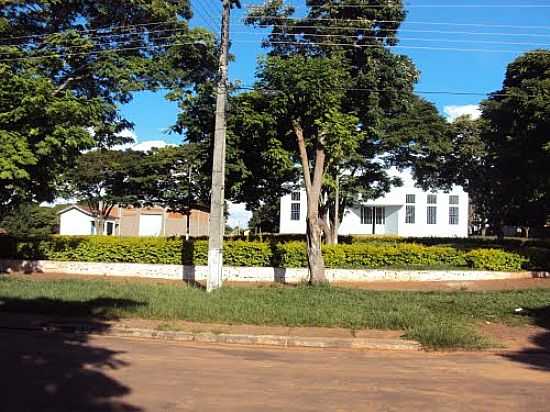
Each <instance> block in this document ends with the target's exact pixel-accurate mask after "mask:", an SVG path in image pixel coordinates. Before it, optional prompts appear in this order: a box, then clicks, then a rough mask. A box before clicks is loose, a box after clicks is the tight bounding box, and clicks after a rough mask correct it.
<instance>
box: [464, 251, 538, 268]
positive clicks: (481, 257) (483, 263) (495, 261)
mask: <svg viewBox="0 0 550 412" xmlns="http://www.w3.org/2000/svg"><path fill="white" fill-rule="evenodd" d="M464 259H465V260H466V262H467V264H468V266H469V267H471V268H473V269H481V270H494V271H513V270H518V271H519V270H521V268H522V266H523V264H525V263H527V262H528V259H527V258H525V257H523V256H521V255H518V254H517V253H511V252H506V251H504V250H499V249H475V250H471V251H470V252H468V253H466V254H465V255H464Z"/></svg>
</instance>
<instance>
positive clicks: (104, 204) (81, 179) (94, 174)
mask: <svg viewBox="0 0 550 412" xmlns="http://www.w3.org/2000/svg"><path fill="white" fill-rule="evenodd" d="M143 156H144V154H143V153H140V152H134V151H131V150H128V151H125V152H123V151H118V150H107V149H99V150H94V151H90V152H87V153H85V154H83V155H81V156H80V157H79V158H78V160H77V162H76V166H75V167H74V168H73V169H71V170H70V171H69V172H67V173H66V175H65V185H64V189H63V191H64V193H65V196H66V197H67V198H74V199H76V200H77V201H79V202H84V203H86V205H87V206H88V208H89V210H90V212H91V213H92V214H93V216H94V217H95V219H96V232H97V233H98V234H102V233H103V231H104V227H105V221H106V219H107V218H108V217H109V216H110V214H111V211H112V210H113V208H114V207H115V206H117V205H120V206H125V205H134V204H139V203H140V202H141V198H142V194H141V193H140V192H139V191H138V190H137V188H136V186H135V185H134V184H132V181H131V177H132V176H133V175H134V174H135V170H137V169H139V167H140V164H141V161H142V159H143Z"/></svg>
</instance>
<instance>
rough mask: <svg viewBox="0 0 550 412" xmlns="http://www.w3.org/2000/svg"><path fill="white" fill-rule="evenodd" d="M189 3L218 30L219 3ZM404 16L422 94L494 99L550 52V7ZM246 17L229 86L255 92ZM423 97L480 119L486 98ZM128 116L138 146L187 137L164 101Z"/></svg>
mask: <svg viewBox="0 0 550 412" xmlns="http://www.w3.org/2000/svg"><path fill="white" fill-rule="evenodd" d="M241 2H242V3H245V4H253V3H256V4H259V3H261V2H262V1H261V0H255V2H254V1H253V0H248V1H247V0H241ZM288 2H289V3H291V4H293V5H295V6H296V7H297V15H300V14H303V13H304V12H305V9H304V8H303V5H304V1H303V0H290V1H288ZM191 3H192V6H193V11H194V13H195V16H194V18H193V20H192V25H195V26H203V27H206V28H209V29H210V30H214V29H216V30H218V29H219V16H220V13H221V0H191ZM456 6H460V7H456ZM406 8H407V11H408V15H407V18H406V20H405V22H404V24H403V25H402V26H401V29H400V32H399V38H400V39H401V41H400V46H401V47H399V48H395V49H394V52H396V53H400V54H405V55H407V56H409V57H410V58H411V59H412V60H413V61H414V63H415V64H416V66H417V68H418V69H419V70H420V72H421V78H420V81H419V83H418V85H417V87H416V89H417V91H419V92H426V91H432V92H441V91H452V92H480V93H489V92H491V91H495V90H498V89H499V88H500V86H501V84H502V80H503V78H504V73H505V70H506V66H507V65H508V64H509V63H510V62H511V61H513V60H514V58H515V57H517V56H518V55H519V54H521V53H522V52H525V51H527V50H531V49H534V48H547V49H550V2H548V1H543V0H409V1H406ZM244 13H245V10H244V9H243V10H241V11H239V10H234V11H233V15H232V19H231V23H232V25H231V32H232V34H231V39H232V49H231V52H232V53H233V54H234V55H235V57H236V60H235V61H234V62H232V63H231V66H230V71H229V74H230V79H231V81H236V80H240V81H242V82H243V83H245V84H251V83H253V82H254V72H255V68H256V60H257V58H258V56H260V55H261V54H263V53H265V50H263V49H262V48H261V47H260V42H261V39H262V31H260V30H258V29H254V28H252V27H246V26H244V25H243V24H242V17H243V15H244ZM263 33H265V31H264V32H263ZM442 48H449V49H452V50H441V49H442ZM438 49H439V50H438ZM419 94H421V93H419ZM421 95H422V96H423V97H425V98H427V99H428V100H430V101H432V102H433V103H435V104H436V106H437V108H438V110H439V111H440V112H441V113H442V114H444V115H447V116H451V117H452V116H457V115H459V114H462V113H473V112H475V110H476V105H477V104H478V103H479V101H480V100H482V98H483V96H459V95H451V94H421ZM122 111H123V113H124V115H125V116H126V117H127V118H128V119H129V120H130V121H132V122H134V124H135V129H134V133H135V135H136V137H137V140H138V141H139V142H144V141H149V140H164V141H166V142H169V143H176V144H177V143H181V140H182V137H181V136H179V135H169V134H166V133H165V132H164V131H165V130H166V129H167V128H168V127H170V126H171V125H172V124H173V123H174V122H175V119H176V116H177V106H176V105H175V104H173V103H170V102H167V101H165V100H164V98H163V95H162V94H161V93H156V94H155V93H140V94H138V95H137V96H136V97H135V99H134V100H133V101H132V102H131V103H130V104H127V105H125V106H124V107H123V108H122ZM236 213H237V212H236ZM243 219H244V218H243ZM244 222H245V220H242V221H241V223H244Z"/></svg>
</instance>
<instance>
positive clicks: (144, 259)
mask: <svg viewBox="0 0 550 412" xmlns="http://www.w3.org/2000/svg"><path fill="white" fill-rule="evenodd" d="M323 254H324V258H325V264H326V266H327V267H329V268H350V269H367V268H384V267H399V268H406V267H422V268H434V269H437V268H449V267H456V268H460V267H464V268H466V267H467V268H473V269H480V270H494V271H518V270H521V269H539V270H540V269H542V270H547V269H548V268H550V250H548V249H545V248H526V247H523V248H519V249H516V250H512V249H507V250H505V249H502V248H492V247H486V248H471V247H470V248H468V247H454V246H449V245H443V246H426V245H423V244H418V243H407V242H399V241H394V242H390V241H387V240H383V239H378V240H377V241H372V242H359V243H352V244H340V245H324V246H323ZM0 258H4V259H9V258H13V259H45V260H61V261H84V262H125V263H150V264H177V265H179V264H182V263H183V264H187V265H192V264H194V265H206V264H207V263H208V241H206V240H195V241H191V242H186V241H184V240H182V239H180V238H168V239H165V238H127V237H122V238H120V237H107V236H84V237H70V236H51V237H47V238H27V239H13V238H10V237H0ZM224 261H225V264H226V265H228V266H256V267H262V266H263V267H267V266H275V267H287V268H288V267H306V266H307V257H306V247H305V243H304V242H297V241H288V242H282V243H275V242H269V243H267V242H246V241H242V240H231V241H226V242H225V247H224Z"/></svg>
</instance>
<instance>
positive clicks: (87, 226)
mask: <svg viewBox="0 0 550 412" xmlns="http://www.w3.org/2000/svg"><path fill="white" fill-rule="evenodd" d="M93 220H94V219H93V218H92V217H91V216H89V215H87V214H85V213H82V212H81V211H80V210H78V209H75V208H73V209H69V210H68V211H66V212H64V213H61V214H60V215H59V234H60V235H69V236H86V235H90V234H91V227H92V222H93Z"/></svg>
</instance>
